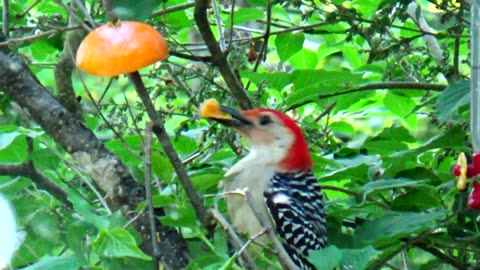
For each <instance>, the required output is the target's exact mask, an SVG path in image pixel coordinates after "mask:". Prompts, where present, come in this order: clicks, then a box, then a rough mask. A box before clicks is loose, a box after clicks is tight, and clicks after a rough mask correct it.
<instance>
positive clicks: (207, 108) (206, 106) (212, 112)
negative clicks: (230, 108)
mask: <svg viewBox="0 0 480 270" xmlns="http://www.w3.org/2000/svg"><path fill="white" fill-rule="evenodd" d="M198 112H199V115H200V117H203V118H213V119H231V118H232V117H231V116H230V115H229V114H227V113H225V112H224V111H222V109H221V108H220V104H219V103H218V101H217V100H216V99H213V98H211V99H207V100H205V101H204V102H202V104H200V107H199V108H198Z"/></svg>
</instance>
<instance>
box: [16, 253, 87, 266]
mask: <svg viewBox="0 0 480 270" xmlns="http://www.w3.org/2000/svg"><path fill="white" fill-rule="evenodd" d="M84 263H86V262H85V260H84V259H83V258H82V257H81V256H79V255H73V254H68V253H64V254H62V255H60V256H58V257H53V256H52V257H45V258H42V259H40V260H39V261H38V262H36V263H34V264H32V265H30V266H27V267H25V268H22V269H23V270H51V269H58V270H77V269H79V268H80V267H81V266H82V265H83V264H84Z"/></svg>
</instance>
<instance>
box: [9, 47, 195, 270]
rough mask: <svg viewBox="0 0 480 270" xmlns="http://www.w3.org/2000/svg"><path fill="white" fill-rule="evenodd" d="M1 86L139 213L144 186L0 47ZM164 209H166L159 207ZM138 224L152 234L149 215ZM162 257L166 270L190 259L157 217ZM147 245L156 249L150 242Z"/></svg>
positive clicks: (121, 205)
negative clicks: (0, 50)
mask: <svg viewBox="0 0 480 270" xmlns="http://www.w3.org/2000/svg"><path fill="white" fill-rule="evenodd" d="M0 89H2V90H3V91H4V92H5V93H7V94H8V95H9V96H10V97H11V98H12V99H14V100H15V101H16V102H17V103H18V104H19V105H20V106H21V107H22V108H23V109H25V110H26V111H28V112H29V113H30V115H31V117H32V119H33V120H34V121H36V122H37V123H38V124H39V125H40V126H41V127H42V128H43V129H44V130H45V131H46V132H47V133H48V134H49V135H50V136H51V137H52V138H53V139H54V140H55V141H56V142H57V143H58V144H59V145H61V146H62V147H63V149H65V151H67V152H68V153H69V154H71V156H72V157H73V158H74V159H75V160H76V162H77V163H78V164H80V166H81V167H82V168H83V169H84V170H85V171H86V172H87V173H88V174H89V175H90V176H91V177H92V179H93V180H94V181H95V183H96V184H97V185H98V186H99V187H100V188H101V189H102V191H103V192H105V193H106V194H107V195H108V199H109V201H110V203H111V204H112V205H113V206H114V207H115V208H117V209H121V210H122V211H123V213H124V214H125V215H126V216H130V217H131V215H132V214H135V209H136V207H137V206H138V204H139V203H140V202H142V201H144V200H145V189H144V187H143V186H141V185H140V184H139V183H138V182H137V181H136V180H135V179H134V177H133V176H132V175H131V174H130V173H129V171H128V168H127V167H126V166H125V165H124V164H123V163H122V162H121V161H120V160H119V159H118V158H117V157H116V156H115V155H113V153H111V152H110V151H109V150H108V149H107V148H106V147H105V146H104V145H103V143H102V142H101V141H100V140H99V139H98V138H97V137H96V136H95V135H94V134H93V132H92V131H91V130H89V129H88V128H86V127H85V126H84V125H83V123H82V121H81V120H80V119H79V118H78V117H76V116H75V115H74V114H72V113H71V112H69V111H68V110H67V109H66V108H65V107H64V106H63V105H61V104H60V103H59V102H58V100H56V99H55V98H54V97H53V96H52V94H51V93H49V92H48V91H47V90H46V89H45V87H44V86H42V85H41V84H40V83H39V81H38V79H37V78H36V77H35V76H33V73H32V72H31V71H30V70H29V69H28V67H26V66H25V65H23V64H22V63H21V62H20V61H18V60H17V59H16V58H15V57H12V56H11V55H7V54H5V53H2V52H0ZM156 210H157V211H156V212H157V213H160V214H163V210H162V209H156ZM134 224H135V227H136V228H137V230H138V231H139V232H140V233H141V235H142V237H143V238H144V239H148V238H149V237H150V235H149V234H150V230H149V222H148V215H146V214H142V215H141V216H140V217H139V218H138V219H137V220H136V221H135V223H134ZM155 225H156V231H157V232H158V233H159V236H158V237H157V241H158V246H159V248H160V256H161V261H162V263H163V264H164V266H165V267H166V269H181V268H184V267H185V266H186V265H187V264H188V261H189V258H190V255H189V253H188V250H187V247H186V243H185V241H184V239H183V238H182V237H181V235H180V234H179V233H178V232H177V231H176V230H175V229H173V228H170V227H166V226H163V225H162V224H161V223H160V222H158V220H157V219H156V224H155ZM143 249H144V251H145V252H147V253H148V254H153V252H152V246H151V242H150V241H144V242H143Z"/></svg>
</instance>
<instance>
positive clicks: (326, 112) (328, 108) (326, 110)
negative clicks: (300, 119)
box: [313, 100, 337, 122]
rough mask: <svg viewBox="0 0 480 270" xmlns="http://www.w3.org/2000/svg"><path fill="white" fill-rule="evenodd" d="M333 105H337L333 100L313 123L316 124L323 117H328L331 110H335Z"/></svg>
mask: <svg viewBox="0 0 480 270" xmlns="http://www.w3.org/2000/svg"><path fill="white" fill-rule="evenodd" d="M335 105H337V101H336V100H334V101H333V102H332V103H331V104H330V105H328V106H327V107H326V108H325V110H323V112H322V113H321V114H320V115H319V116H317V117H316V118H315V119H314V120H313V122H318V121H319V120H320V119H322V118H323V117H324V116H325V115H328V114H330V112H331V111H332V110H333V108H335Z"/></svg>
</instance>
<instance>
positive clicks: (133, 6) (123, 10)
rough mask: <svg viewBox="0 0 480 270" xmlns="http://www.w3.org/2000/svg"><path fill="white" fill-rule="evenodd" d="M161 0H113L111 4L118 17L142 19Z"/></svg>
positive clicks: (145, 17) (148, 14)
mask: <svg viewBox="0 0 480 270" xmlns="http://www.w3.org/2000/svg"><path fill="white" fill-rule="evenodd" d="M161 2H162V1H159V0H142V1H132V0H115V1H113V2H112V4H113V12H114V13H115V15H116V16H117V17H118V18H119V19H122V20H135V21H143V20H145V19H147V18H148V17H149V16H150V15H151V14H152V10H153V9H154V8H155V6H157V5H158V4H160V3H161Z"/></svg>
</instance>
